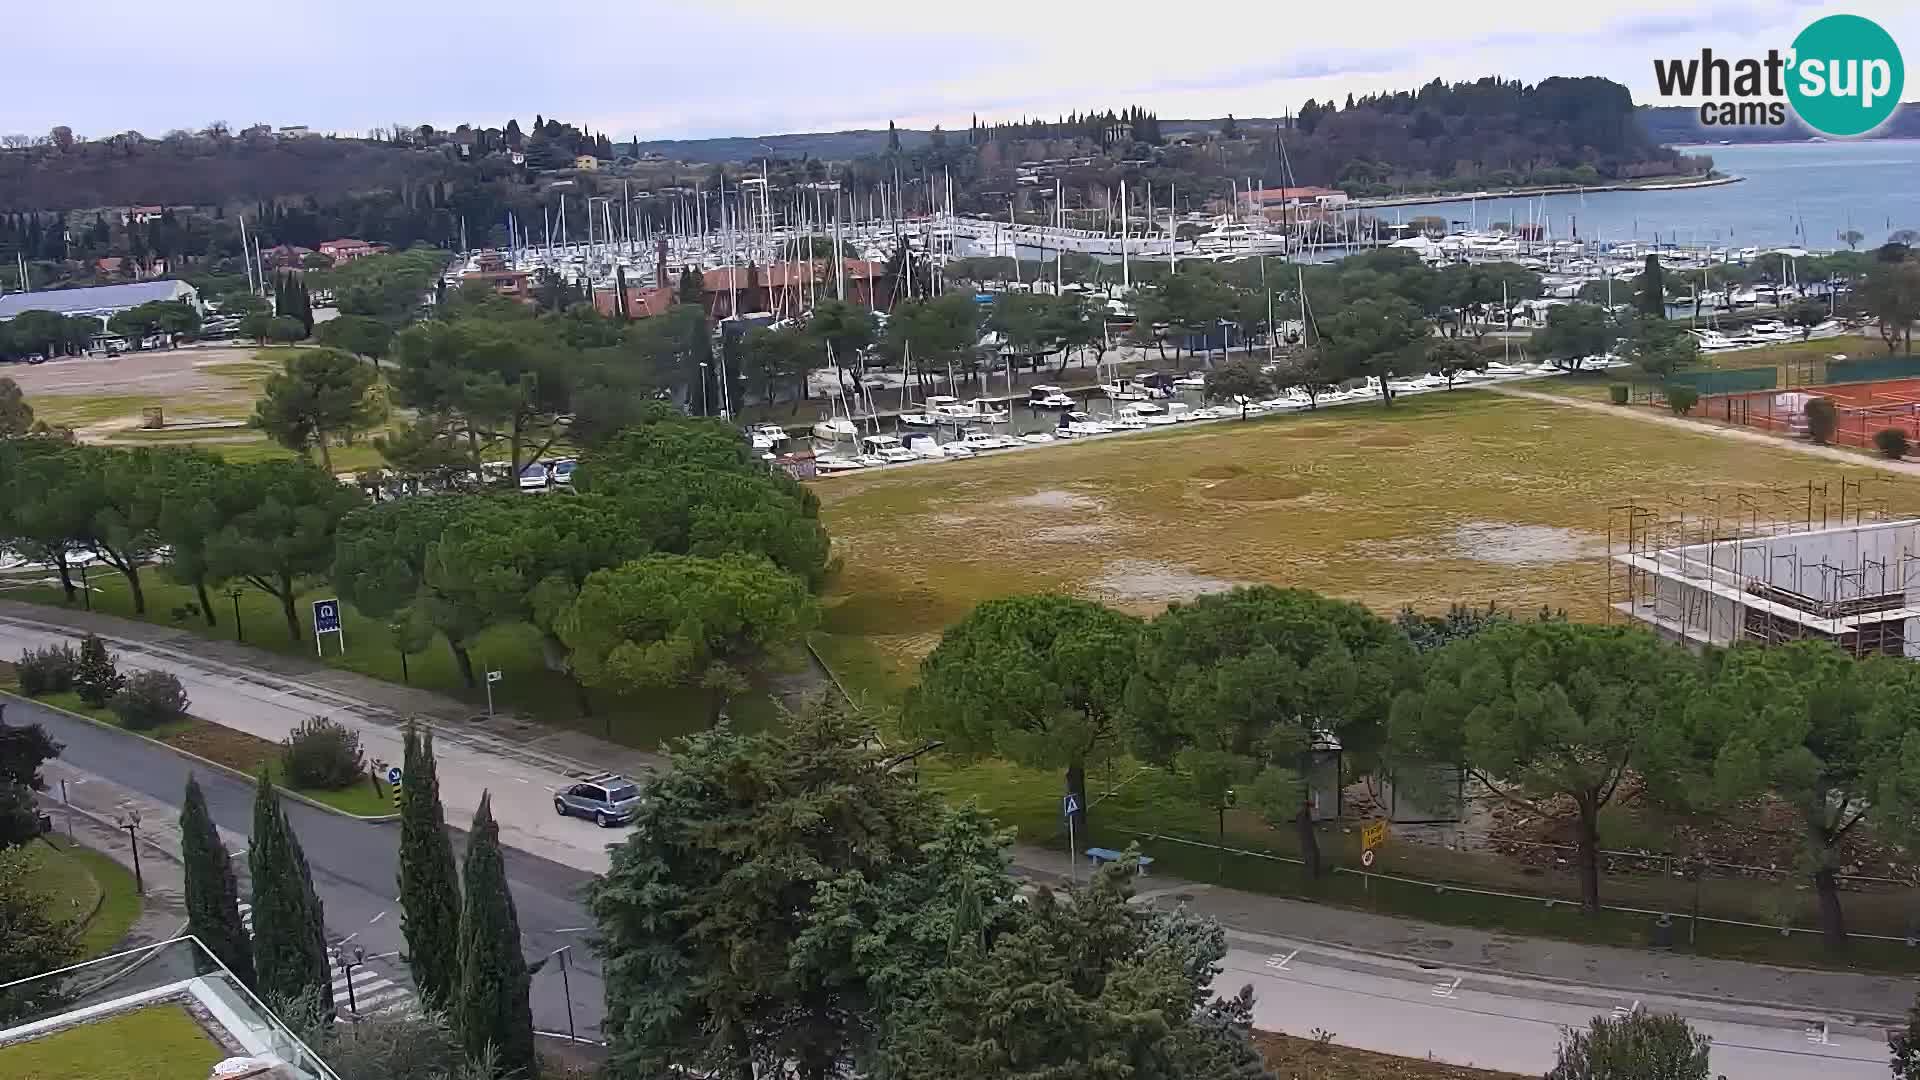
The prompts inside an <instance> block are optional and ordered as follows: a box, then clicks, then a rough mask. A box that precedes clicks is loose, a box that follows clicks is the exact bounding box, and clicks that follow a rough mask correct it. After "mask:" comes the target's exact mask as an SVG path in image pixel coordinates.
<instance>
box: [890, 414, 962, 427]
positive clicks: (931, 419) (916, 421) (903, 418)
mask: <svg viewBox="0 0 1920 1080" xmlns="http://www.w3.org/2000/svg"><path fill="white" fill-rule="evenodd" d="M900 422H901V423H902V424H905V425H906V426H908V427H939V426H940V425H941V424H950V423H952V422H953V421H952V420H949V419H946V418H944V417H939V416H935V415H934V414H932V413H928V412H904V413H901V414H900Z"/></svg>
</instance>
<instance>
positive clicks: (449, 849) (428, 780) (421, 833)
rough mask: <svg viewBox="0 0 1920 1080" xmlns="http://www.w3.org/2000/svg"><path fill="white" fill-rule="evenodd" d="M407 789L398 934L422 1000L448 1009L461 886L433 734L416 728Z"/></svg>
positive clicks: (455, 972) (455, 970) (410, 739)
mask: <svg viewBox="0 0 1920 1080" xmlns="http://www.w3.org/2000/svg"><path fill="white" fill-rule="evenodd" d="M405 744H406V761H405V764H404V765H403V768H404V769H405V783H404V786H402V787H401V789H400V930H401V932H402V933H403V934H405V935H406V938H407V967H408V968H410V969H411V970H412V972H413V985H414V986H415V987H417V988H419V991H420V1000H421V1001H423V1002H425V1003H426V1004H427V1006H428V1007H429V1008H432V1009H434V1010H436V1011H444V1010H446V1009H448V1008H450V1007H451V1006H452V1004H453V1001H454V994H455V992H456V991H458V990H459V988H460V880H459V878H457V877H455V876H454V874H455V871H454V864H453V841H452V840H450V839H448V838H447V818H446V813H445V811H443V810H442V809H441V807H440V778H439V776H438V775H437V772H436V770H435V767H434V762H433V732H431V731H429V732H427V733H426V734H425V735H421V734H420V733H419V732H417V731H415V730H414V728H413V725H412V724H408V725H407V732H406V738H405Z"/></svg>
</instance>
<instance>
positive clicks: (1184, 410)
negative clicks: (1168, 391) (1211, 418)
mask: <svg viewBox="0 0 1920 1080" xmlns="http://www.w3.org/2000/svg"><path fill="white" fill-rule="evenodd" d="M1198 416H1199V414H1198V413H1196V412H1194V411H1193V406H1191V405H1188V404H1186V403H1185V402H1180V401H1170V402H1168V403H1167V419H1169V420H1173V421H1175V422H1178V423H1185V422H1186V421H1188V420H1193V419H1197V418H1198Z"/></svg>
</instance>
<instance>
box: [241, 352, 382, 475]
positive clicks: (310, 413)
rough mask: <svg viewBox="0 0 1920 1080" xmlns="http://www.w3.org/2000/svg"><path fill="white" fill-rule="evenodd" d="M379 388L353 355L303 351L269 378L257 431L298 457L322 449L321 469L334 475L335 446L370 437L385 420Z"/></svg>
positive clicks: (255, 422)
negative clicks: (351, 438) (377, 393)
mask: <svg viewBox="0 0 1920 1080" xmlns="http://www.w3.org/2000/svg"><path fill="white" fill-rule="evenodd" d="M373 382H374V375H373V372H372V371H371V370H369V369H368V368H367V367H366V365H364V364H361V363H360V362H359V361H357V360H355V359H354V358H353V357H352V356H351V355H350V354H348V353H344V352H341V351H340V350H338V349H301V350H300V351H298V352H296V353H294V354H293V355H292V356H289V357H287V359H286V360H285V361H284V362H283V363H282V365H281V369H280V371H278V372H276V373H275V374H273V375H272V376H269V377H268V379H267V384H266V386H265V387H264V388H263V389H262V391H261V396H260V400H259V401H258V402H256V403H255V404H254V407H253V421H252V422H253V426H254V427H257V428H259V429H261V430H262V431H265V432H266V433H267V434H268V435H269V436H271V437H272V438H273V441H274V442H277V443H279V444H280V445H281V446H284V447H286V448H287V449H289V450H292V451H293V452H294V453H297V454H305V453H307V452H308V451H309V450H312V449H314V448H316V447H317V448H318V449H319V451H320V467H321V468H323V469H325V470H326V471H327V472H328V474H331V473H332V472H333V454H332V452H331V451H330V450H329V449H328V447H329V445H330V444H331V442H332V440H334V439H336V438H341V437H346V436H351V435H353V434H354V433H356V432H359V431H364V430H366V429H367V428H370V427H372V426H373V425H374V424H376V423H378V422H379V420H380V418H381V415H382V412H383V410H382V409H381V406H380V402H379V401H378V399H377V398H375V397H374V396H373V395H372V393H371V391H372V389H373Z"/></svg>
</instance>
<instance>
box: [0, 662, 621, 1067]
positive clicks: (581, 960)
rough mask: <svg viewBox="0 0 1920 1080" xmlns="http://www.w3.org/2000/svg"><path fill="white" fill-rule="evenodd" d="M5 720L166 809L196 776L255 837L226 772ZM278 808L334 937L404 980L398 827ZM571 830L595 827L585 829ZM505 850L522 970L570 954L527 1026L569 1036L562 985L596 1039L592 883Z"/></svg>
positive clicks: (582, 1027)
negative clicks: (588, 903) (560, 952)
mask: <svg viewBox="0 0 1920 1080" xmlns="http://www.w3.org/2000/svg"><path fill="white" fill-rule="evenodd" d="M6 719H7V722H8V723H13V724H22V723H37V724H41V725H43V726H44V727H45V728H46V729H47V733H48V734H50V735H52V736H53V737H54V738H55V739H56V740H58V741H59V742H61V743H62V744H64V747H65V748H64V749H63V750H62V751H61V754H60V760H61V761H63V762H65V763H66V764H68V765H72V766H74V767H75V768H77V769H82V770H85V771H86V772H88V773H92V774H94V775H96V776H99V777H101V778H103V779H106V780H109V781H112V782H113V783H115V784H118V785H120V786H122V787H125V788H128V789H130V790H132V791H134V792H137V793H139V794H141V795H144V796H146V797H149V798H152V799H154V800H156V801H159V802H163V803H166V804H167V805H169V806H173V807H178V806H179V803H180V798H181V795H182V793H183V792H184V791H185V790H186V785H187V776H188V774H189V773H194V774H195V775H197V776H198V777H199V780H200V787H201V789H202V790H203V791H204V792H205V793H206V797H207V809H208V811H209V812H210V813H211V814H212V815H213V819H214V822H215V824H217V825H218V826H219V827H220V828H222V829H224V830H228V831H230V832H233V833H237V834H240V835H249V834H250V833H251V831H252V825H253V786H252V785H251V784H248V783H245V782H242V781H240V780H238V779H235V778H234V777H232V776H229V775H228V774H226V773H224V772H217V771H213V770H208V769H204V768H201V769H195V768H194V767H193V763H192V762H190V761H188V760H186V759H185V758H182V757H180V756H178V755H176V754H173V753H171V752H169V751H167V750H163V749H161V748H159V747H157V746H153V745H151V744H149V743H147V742H145V741H143V740H140V739H134V738H128V737H127V736H125V735H121V734H118V733H115V732H112V731H108V730H104V729H102V728H99V727H96V726H94V725H92V724H89V723H86V722H85V721H82V720H76V719H74V718H72V717H70V716H66V715H64V714H62V713H59V712H55V711H53V710H50V709H45V708H41V707H39V706H37V705H34V704H31V703H28V702H22V701H17V700H16V701H10V702H8V704H7V709H6ZM283 806H284V807H285V810H286V814H287V819H288V821H289V822H291V824H292V825H293V828H294V831H295V832H296V833H297V834H298V835H299V837H300V844H301V846H302V847H303V848H304V849H305V850H306V855H307V864H308V868H309V870H310V871H311V872H312V874H313V884H314V888H315V889H316V890H317V891H318V892H319V894H320V899H321V902H322V903H323V904H324V905H325V907H326V918H327V928H328V930H329V931H330V933H331V935H332V936H333V937H334V938H336V939H346V938H351V940H352V943H353V944H355V945H360V946H364V947H365V948H366V950H367V952H368V953H369V954H370V955H372V956H375V957H379V958H380V959H378V960H376V961H375V963H376V964H383V965H385V966H386V969H387V970H388V971H389V972H390V973H393V974H396V975H399V976H401V977H402V979H403V981H404V975H405V965H404V964H402V963H399V962H398V961H397V960H396V959H395V958H394V956H393V955H389V954H397V953H398V952H399V951H400V950H401V949H402V948H403V947H404V944H405V942H404V939H403V937H402V935H401V932H400V912H399V905H398V901H397V899H396V898H397V896H398V895H399V890H398V884H397V883H398V880H399V850H398V847H399V839H400V829H399V826H398V825H397V824H383V825H374V824H368V823H365V822H360V821H354V820H351V819H349V818H344V817H340V816H339V815H336V814H330V813H327V812H325V811H321V810H315V809H313V808H312V807H309V806H306V805H304V804H301V803H297V802H293V801H291V800H287V801H285V802H283ZM578 824H579V825H580V827H582V828H585V829H591V828H593V826H592V825H591V824H589V823H587V822H579V823H578ZM449 832H450V833H451V834H452V836H453V841H454V853H455V856H456V857H459V855H460V854H461V853H462V852H464V851H465V849H466V834H465V833H463V832H461V831H460V830H458V829H450V830H449ZM607 838H608V839H609V840H611V839H614V838H615V834H613V833H608V834H607ZM505 852H506V865H507V875H508V882H509V886H510V888H511V889H512V892H513V899H514V905H515V908H516V910H517V911H518V913H519V916H520V934H521V944H522V946H523V948H524V949H525V951H526V955H527V957H528V960H529V962H533V961H537V960H539V959H540V958H542V957H545V956H547V955H548V954H549V953H551V952H552V951H553V950H555V949H558V948H560V947H562V946H565V945H572V946H574V948H573V949H572V950H571V952H570V953H569V954H568V957H569V971H568V973H567V978H566V979H565V980H562V978H561V976H560V971H559V967H558V964H557V963H549V964H547V965H546V966H545V967H544V968H543V969H542V970H541V971H539V972H537V973H536V974H535V975H534V976H533V993H532V999H533V1014H534V1017H533V1018H534V1026H535V1027H537V1028H539V1029H540V1030H543V1031H557V1032H565V1031H566V1030H567V995H565V994H563V993H562V986H563V982H564V983H565V984H568V985H570V989H571V996H572V999H573V1020H574V1024H575V1029H576V1030H577V1031H578V1032H579V1034H580V1035H581V1036H582V1037H587V1038H596V1039H597V1038H599V1027H600V1018H601V1016H602V1014H603V1013H604V1008H605V1007H604V994H605V991H604V987H603V985H602V983H601V981H600V962H599V960H598V958H596V957H594V956H593V954H592V952H591V951H590V950H589V949H588V948H587V945H586V933H585V932H584V931H585V928H586V927H587V926H588V925H589V923H590V921H591V920H590V919H589V918H588V916H587V913H586V911H585V908H584V906H583V904H582V903H581V899H580V896H579V890H580V888H581V887H582V886H583V885H585V884H586V882H588V881H589V880H591V875H589V874H586V873H584V872H582V871H580V870H576V869H574V868H572V867H568V866H562V865H560V864H558V863H554V862H550V861H548V860H546V859H542V858H538V857H536V856H533V855H528V854H526V853H525V852H522V851H519V850H517V849H514V848H511V847H509V848H506V849H505ZM236 865H238V866H240V867H241V868H242V872H243V873H244V867H245V860H241V859H237V860H236Z"/></svg>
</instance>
